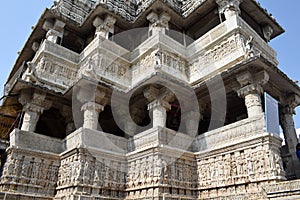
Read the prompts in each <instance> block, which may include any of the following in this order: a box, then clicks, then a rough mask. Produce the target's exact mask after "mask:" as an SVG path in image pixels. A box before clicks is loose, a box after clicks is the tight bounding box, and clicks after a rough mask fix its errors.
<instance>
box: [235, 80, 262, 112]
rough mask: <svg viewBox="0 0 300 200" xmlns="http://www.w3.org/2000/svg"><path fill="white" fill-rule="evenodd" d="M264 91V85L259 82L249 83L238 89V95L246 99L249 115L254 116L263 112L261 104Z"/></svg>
mask: <svg viewBox="0 0 300 200" xmlns="http://www.w3.org/2000/svg"><path fill="white" fill-rule="evenodd" d="M262 93H263V89H262V87H261V86H260V85H257V84H251V85H247V86H245V87H243V88H242V89H240V90H239V91H238V95H239V96H240V97H242V98H244V99H245V105H246V107H247V112H248V117H253V116H256V115H260V114H262V113H263V110H262V104H261V95H262Z"/></svg>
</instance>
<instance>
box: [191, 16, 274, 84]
mask: <svg viewBox="0 0 300 200" xmlns="http://www.w3.org/2000/svg"><path fill="white" fill-rule="evenodd" d="M187 50H188V55H189V63H190V67H189V78H190V84H193V83H195V82H199V81H202V80H206V79H207V78H208V77H211V76H213V75H215V74H218V73H219V72H220V71H224V70H226V69H229V68H230V67H232V66H234V65H235V64H237V63H239V62H240V61H242V60H245V59H248V58H250V57H252V56H255V55H262V56H264V57H265V58H266V59H268V60H269V61H270V62H271V63H273V64H274V65H277V64H278V61H277V59H276V56H277V55H276V52H275V51H274V50H273V49H272V48H271V47H270V45H268V43H267V42H265V41H264V40H263V39H262V38H261V37H260V36H259V35H258V34H257V33H256V32H255V31H254V30H253V29H252V28H251V27H250V26H249V25H248V24H247V23H246V22H245V21H244V20H243V19H242V18H241V17H239V16H237V17H231V18H229V19H227V20H226V21H224V22H223V23H221V24H219V25H218V26H216V27H215V28H213V29H212V30H210V31H209V32H207V33H206V34H205V35H203V36H202V37H200V38H199V39H198V40H196V41H195V42H193V43H192V44H191V45H189V46H188V47H187Z"/></svg>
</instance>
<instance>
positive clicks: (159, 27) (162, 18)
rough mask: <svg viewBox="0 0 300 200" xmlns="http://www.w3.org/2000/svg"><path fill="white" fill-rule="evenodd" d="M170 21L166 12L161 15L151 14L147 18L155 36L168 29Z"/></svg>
mask: <svg viewBox="0 0 300 200" xmlns="http://www.w3.org/2000/svg"><path fill="white" fill-rule="evenodd" d="M170 19H171V17H170V15H169V14H168V13H166V12H163V13H161V14H157V13H155V12H151V13H150V14H149V15H148V16H147V20H148V21H149V22H150V23H151V30H152V31H153V34H156V33H158V32H161V31H164V30H165V29H167V28H169V21H170Z"/></svg>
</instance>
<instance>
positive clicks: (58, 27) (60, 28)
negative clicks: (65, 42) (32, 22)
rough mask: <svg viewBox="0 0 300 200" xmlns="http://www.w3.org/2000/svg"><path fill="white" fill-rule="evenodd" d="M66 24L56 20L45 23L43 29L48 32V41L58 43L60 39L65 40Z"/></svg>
mask: <svg viewBox="0 0 300 200" xmlns="http://www.w3.org/2000/svg"><path fill="white" fill-rule="evenodd" d="M65 25H66V24H65V23H64V22H62V21H60V20H58V19H56V20H55V22H54V23H53V22H51V21H47V20H46V21H45V22H44V24H43V29H44V30H46V31H47V34H46V38H47V40H49V41H51V42H54V43H57V41H58V38H59V37H60V38H61V39H62V38H63V34H64V28H65Z"/></svg>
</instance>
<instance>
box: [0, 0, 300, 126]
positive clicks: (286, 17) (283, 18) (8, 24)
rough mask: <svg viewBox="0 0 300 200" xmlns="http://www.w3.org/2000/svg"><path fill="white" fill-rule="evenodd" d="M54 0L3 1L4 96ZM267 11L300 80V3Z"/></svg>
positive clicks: (284, 62)
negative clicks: (20, 57) (21, 55)
mask: <svg viewBox="0 0 300 200" xmlns="http://www.w3.org/2000/svg"><path fill="white" fill-rule="evenodd" d="M52 2H53V0H19V1H3V2H2V3H1V6H0V19H1V31H0V45H1V49H0V96H2V94H3V85H4V84H5V82H6V79H7V77H8V74H9V72H10V70H11V68H12V66H13V64H14V62H15V60H16V58H17V52H18V51H20V50H21V49H22V47H23V45H24V43H25V41H26V39H27V38H28V36H29V34H30V32H31V27H32V26H34V25H35V24H36V22H37V21H38V19H39V17H40V16H41V14H42V12H43V11H44V9H45V8H46V7H48V8H50V7H51V5H52ZM259 2H260V3H261V5H262V6H263V7H264V8H267V10H268V11H269V12H270V13H272V15H273V16H274V17H275V18H276V19H277V21H278V22H279V23H280V24H281V25H282V26H283V28H284V29H285V30H286V32H285V33H284V34H282V35H281V36H279V37H277V38H275V39H274V40H272V41H271V42H270V45H271V46H272V47H273V48H274V49H275V50H276V51H277V53H278V60H279V62H280V64H279V68H280V69H281V70H282V71H283V72H285V73H286V74H287V75H288V76H289V77H290V78H291V79H293V80H299V81H300V68H299V67H300V66H298V58H299V59H300V50H299V47H300V39H299V31H300V26H299V19H300V12H299V11H298V8H299V7H300V1H299V0H259ZM297 113H298V115H296V116H295V117H294V120H295V123H296V128H300V108H298V109H297Z"/></svg>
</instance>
